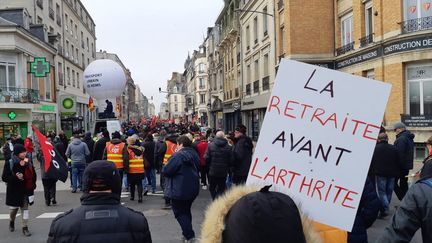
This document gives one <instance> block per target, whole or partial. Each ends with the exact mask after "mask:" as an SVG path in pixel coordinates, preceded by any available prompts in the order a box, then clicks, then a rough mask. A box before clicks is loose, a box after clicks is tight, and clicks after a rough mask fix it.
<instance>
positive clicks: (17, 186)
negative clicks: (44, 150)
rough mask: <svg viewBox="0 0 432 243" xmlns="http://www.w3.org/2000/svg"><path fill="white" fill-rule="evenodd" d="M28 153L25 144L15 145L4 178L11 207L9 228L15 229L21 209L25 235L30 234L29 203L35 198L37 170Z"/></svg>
mask: <svg viewBox="0 0 432 243" xmlns="http://www.w3.org/2000/svg"><path fill="white" fill-rule="evenodd" d="M26 155H27V151H26V149H25V148H24V146H23V145H21V144H15V145H14V149H13V156H12V158H11V159H10V160H8V161H5V164H4V167H3V174H2V180H3V181H4V182H6V205H7V206H9V207H10V215H9V217H10V221H9V230H10V231H11V232H12V231H15V218H16V215H17V213H18V209H21V217H22V222H23V223H22V224H23V225H22V226H23V228H22V231H23V234H24V235H25V236H30V235H31V234H30V232H29V230H28V219H29V205H31V204H33V200H34V190H35V189H36V171H35V169H34V167H33V165H32V164H31V163H30V162H29V159H28V158H27V157H26Z"/></svg>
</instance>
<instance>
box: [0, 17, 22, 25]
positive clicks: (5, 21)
mask: <svg viewBox="0 0 432 243" xmlns="http://www.w3.org/2000/svg"><path fill="white" fill-rule="evenodd" d="M0 26H18V25H17V24H16V23H14V22H11V21H9V20H7V19H4V18H2V17H0Z"/></svg>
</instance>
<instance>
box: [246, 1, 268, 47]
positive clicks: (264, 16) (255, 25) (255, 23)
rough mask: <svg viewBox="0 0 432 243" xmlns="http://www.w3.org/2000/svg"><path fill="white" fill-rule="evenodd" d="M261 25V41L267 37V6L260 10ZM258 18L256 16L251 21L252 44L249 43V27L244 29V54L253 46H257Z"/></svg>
mask: <svg viewBox="0 0 432 243" xmlns="http://www.w3.org/2000/svg"><path fill="white" fill-rule="evenodd" d="M261 16H262V25H263V37H262V38H263V39H264V38H265V37H267V36H268V11H267V6H265V7H264V8H263V9H262V14H261ZM258 24H259V23H258V16H256V17H255V18H254V19H253V24H252V28H253V43H251V30H250V26H249V25H247V26H246V29H245V33H244V34H245V36H246V43H245V44H246V52H247V51H249V50H250V48H251V46H254V45H256V44H258V41H259V40H258V37H259V36H258V35H259V33H258Z"/></svg>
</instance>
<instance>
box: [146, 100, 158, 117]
mask: <svg viewBox="0 0 432 243" xmlns="http://www.w3.org/2000/svg"><path fill="white" fill-rule="evenodd" d="M147 114H148V116H147V117H153V116H155V115H156V107H155V105H154V104H153V103H149V104H148V112H147Z"/></svg>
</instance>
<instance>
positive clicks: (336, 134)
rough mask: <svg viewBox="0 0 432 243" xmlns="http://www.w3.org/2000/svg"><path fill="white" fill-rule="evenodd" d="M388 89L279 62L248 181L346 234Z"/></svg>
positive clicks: (362, 185)
mask: <svg viewBox="0 0 432 243" xmlns="http://www.w3.org/2000/svg"><path fill="white" fill-rule="evenodd" d="M390 89H391V86H390V85H389V84H386V83H384V82H380V81H375V80H370V79H366V78H362V77H359V76H353V75H350V74H346V73H342V72H338V71H334V70H330V69H326V68H322V67H318V66H313V65H309V64H304V63H300V62H296V61H289V60H282V62H281V64H280V66H279V71H278V75H277V78H276V81H275V85H274V87H273V92H272V95H271V96H270V101H269V105H268V107H267V111H266V115H265V118H264V122H263V125H262V127H261V132H260V136H259V139H258V144H257V147H256V149H255V153H254V156H253V159H252V164H251V167H250V170H249V176H248V179H247V184H249V185H256V184H258V185H268V184H273V187H274V188H275V190H277V191H280V192H284V193H287V194H288V195H290V196H291V197H292V198H293V199H294V200H295V201H296V202H297V203H298V205H300V208H301V210H303V211H304V212H305V213H306V215H308V217H310V218H311V219H312V220H315V221H318V222H321V223H324V224H327V225H331V226H334V227H337V228H340V229H344V230H347V231H351V229H352V226H353V223H354V219H355V215H356V212H357V207H358V205H359V202H360V198H361V194H362V191H363V187H364V183H365V180H366V176H367V172H368V169H369V164H370V161H371V159H372V154H373V151H374V148H375V144H376V138H377V137H378V133H379V130H380V125H381V121H382V119H383V115H384V111H385V107H386V104H387V99H388V97H389V94H390Z"/></svg>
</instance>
